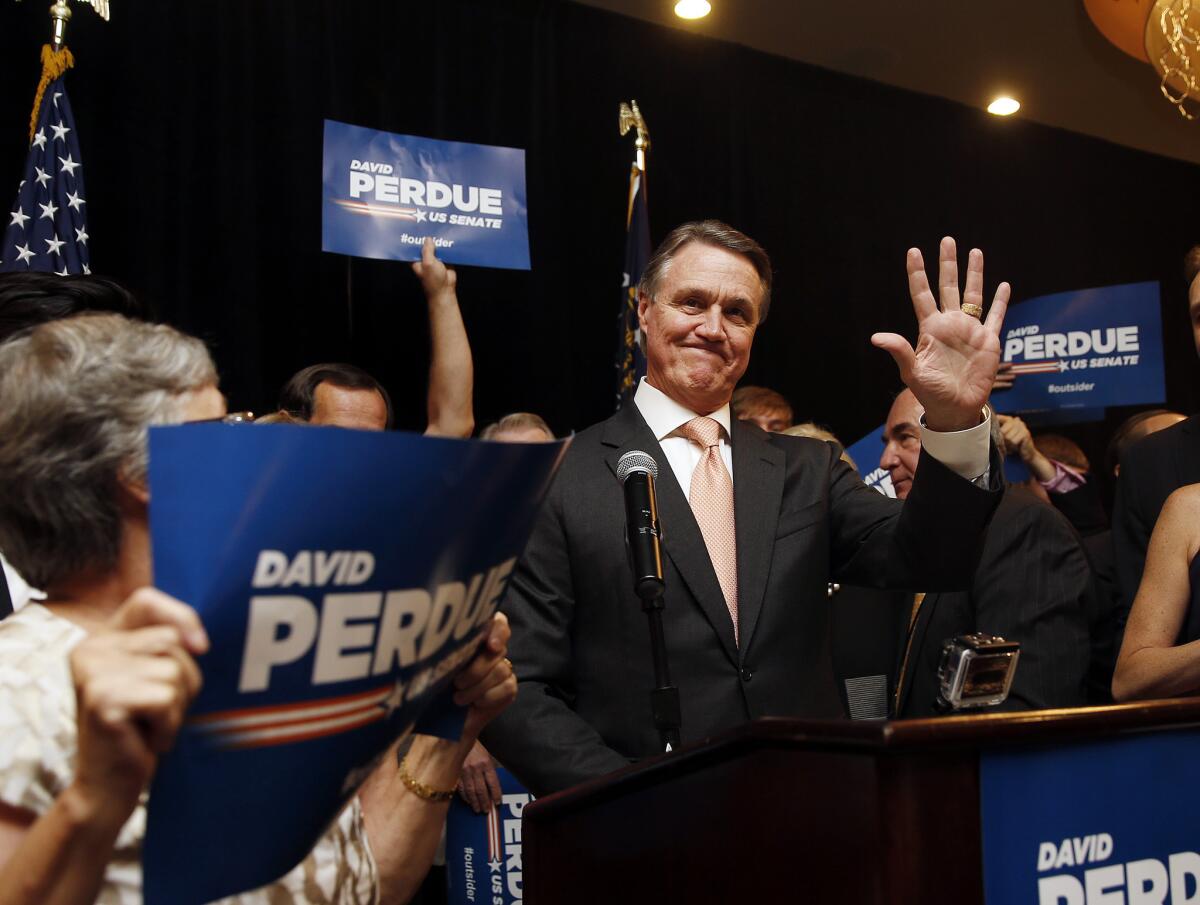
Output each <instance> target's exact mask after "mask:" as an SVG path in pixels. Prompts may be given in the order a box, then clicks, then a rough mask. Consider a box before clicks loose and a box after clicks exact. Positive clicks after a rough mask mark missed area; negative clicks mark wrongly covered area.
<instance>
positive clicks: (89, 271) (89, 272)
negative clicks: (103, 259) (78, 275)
mask: <svg viewBox="0 0 1200 905" xmlns="http://www.w3.org/2000/svg"><path fill="white" fill-rule="evenodd" d="M83 275H84V276H85V277H90V276H91V275H92V268H90V267H88V266H87V265H86V264H84V265H83Z"/></svg>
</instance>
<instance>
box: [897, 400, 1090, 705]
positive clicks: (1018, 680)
mask: <svg viewBox="0 0 1200 905" xmlns="http://www.w3.org/2000/svg"><path fill="white" fill-rule="evenodd" d="M922 414H923V409H922V407H921V403H920V402H918V401H917V398H916V396H914V395H913V393H912V392H911V391H909V390H905V391H904V392H902V393H901V394H900V395H899V396H897V397H896V400H895V402H893V403H892V408H891V411H889V412H888V418H887V425H886V426H885V428H884V442H885V444H886V445H885V446H884V450H883V455H882V456H881V457H880V459H879V464H880V467H882V468H886V469H887V470H888V471H889V472H890V473H891V475H892V486H893V487H895V488H896V495H897V496H898V497H899V498H900V499H902V500H904V499H907V498H908V497H909V495H910V494H911V493H912V492H913V488H914V481H915V478H916V475H917V472H918V466H920V465H923V463H924V462H925V460H923V459H922V458H921V446H922V444H921V431H920V428H919V424H920V422H921V416H922ZM1091 594H1092V586H1091V572H1090V570H1089V568H1088V562H1087V557H1086V556H1085V554H1084V552H1083V548H1082V547H1081V546H1080V543H1079V539H1078V537H1077V536H1076V534H1075V532H1074V531H1073V530H1072V529H1071V526H1070V524H1069V523H1068V522H1067V520H1066V519H1065V518H1064V517H1063V516H1062V515H1061V514H1060V513H1059V512H1057V511H1056V510H1055V509H1053V508H1051V507H1050V506H1048V505H1047V504H1045V503H1044V502H1042V501H1041V500H1039V499H1038V498H1037V497H1036V496H1034V495H1033V494H1032V493H1031V492H1030V491H1029V490H1027V489H1026V488H1024V487H1019V486H1015V485H1013V486H1009V487H1007V488H1006V489H1005V491H1004V498H1003V500H1002V501H1001V503H1000V506H999V508H998V509H997V510H996V514H995V516H994V517H993V519H992V523H991V525H990V527H989V528H988V532H987V540H986V541H985V542H984V545H983V555H982V556H981V557H980V560H979V568H978V570H977V571H976V572H975V575H974V578H973V580H972V583H971V587H970V589H969V590H961V591H953V592H950V593H945V592H943V593H937V592H932V591H931V592H928V593H918V594H917V595H916V598H915V599H914V604H913V614H912V618H911V622H910V626H911V627H910V629H909V633H908V641H907V644H906V649H905V653H904V658H903V663H904V665H903V667H902V670H901V674H900V687H899V691H898V694H897V705H896V709H895V715H896V716H897V717H918V716H933V715H935V714H937V713H938V712H939V707H938V703H937V701H938V677H937V671H938V663H939V662H940V660H941V654H942V645H943V644H944V642H946V641H947V640H949V639H951V638H954V637H955V636H957V635H965V634H970V633H972V632H983V633H984V634H988V635H999V636H1001V637H1003V638H1005V639H1007V640H1009V641H1019V642H1021V656H1020V658H1019V660H1018V662H1017V672H1016V676H1015V677H1014V679H1013V685H1012V689H1011V691H1010V693H1009V698H1008V701H1007V702H1006V703H1005V705H1004V709H1007V710H1037V709H1042V708H1046V707H1074V706H1078V705H1081V704H1083V703H1085V699H1084V680H1085V677H1086V675H1087V670H1088V629H1087V613H1088V609H1089V607H1090V605H1091Z"/></svg>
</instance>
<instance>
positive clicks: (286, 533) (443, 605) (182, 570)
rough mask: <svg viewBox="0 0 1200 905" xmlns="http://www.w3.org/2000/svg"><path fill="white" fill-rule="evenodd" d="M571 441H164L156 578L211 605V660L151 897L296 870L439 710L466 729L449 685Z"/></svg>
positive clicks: (179, 769) (160, 844)
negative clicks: (367, 781)
mask: <svg viewBox="0 0 1200 905" xmlns="http://www.w3.org/2000/svg"><path fill="white" fill-rule="evenodd" d="M564 449H565V444H562V443H545V444H503V443H485V442H478V441H467V440H444V439H435V438H428V437H420V436H416V435H409V434H399V433H369V432H361V431H347V430H340V429H336V428H317V427H306V426H294V425H259V426H253V425H224V424H202V425H201V424H198V425H187V426H181V427H169V428H154V429H152V430H151V432H150V494H151V507H150V524H151V537H152V542H153V550H154V573H155V574H154V578H155V583H156V585H157V586H158V587H160V588H161V589H162V590H164V591H165V592H167V593H168V594H172V595H174V596H175V597H178V598H179V599H181V600H184V601H186V602H188V603H190V604H191V605H192V606H194V607H195V608H196V610H197V611H198V612H199V613H200V617H201V619H202V620H203V621H204V625H205V628H206V629H207V630H208V633H209V637H210V638H211V640H212V650H211V651H210V652H209V653H208V654H206V655H205V656H203V657H201V658H200V659H199V663H200V668H201V670H202V672H203V674H204V687H203V690H202V691H201V692H200V694H199V696H198V697H197V699H196V700H195V702H194V703H193V705H192V708H191V710H190V711H189V713H188V716H187V720H186V722H185V725H184V727H183V729H182V730H181V731H180V733H179V737H178V739H177V741H176V744H175V748H174V750H173V751H172V752H171V753H170V754H169V755H168V756H166V757H165V758H164V759H163V760H162V762H161V764H160V766H159V769H158V772H157V774H156V776H155V779H154V783H153V786H152V788H151V792H150V801H149V805H148V812H149V813H148V820H147V829H146V839H145V847H144V853H143V868H144V884H145V901H146V902H147V903H149V905H168V903H169V905H192V903H203V902H210V901H212V900H214V899H218V898H221V897H223V896H226V895H231V894H233V893H236V892H239V891H244V890H248V889H253V888H256V887H259V886H262V885H264V884H266V883H269V882H271V881H273V880H275V879H277V878H278V877H280V876H282V875H283V874H285V873H287V872H288V871H289V870H291V869H292V868H293V867H294V866H295V865H296V864H298V863H299V862H300V861H302V860H303V859H304V858H305V856H306V855H307V854H308V852H309V850H310V849H311V848H312V846H313V845H314V843H315V842H316V841H317V839H318V838H319V837H320V836H321V835H322V833H323V832H324V831H325V828H326V827H327V826H328V825H329V823H330V821H331V820H332V819H333V818H334V817H335V816H336V815H337V814H338V813H339V812H340V811H341V809H342V808H343V806H344V805H345V804H346V803H347V802H348V801H349V799H350V798H351V797H352V796H353V795H354V793H355V791H356V790H357V788H358V786H359V784H360V783H361V781H362V780H363V779H364V778H365V776H366V775H367V773H369V771H370V770H371V767H372V764H373V762H374V761H375V759H376V758H377V756H378V755H379V754H380V753H381V752H382V751H384V750H385V749H386V748H387V747H388V746H389V744H390V743H391V742H392V741H393V740H394V739H395V738H396V737H397V736H398V735H399V734H400V733H402V732H404V731H407V729H409V728H411V727H412V726H413V725H414V722H415V721H416V720H417V719H418V718H419V717H421V716H422V713H423V712H424V713H425V715H426V716H428V715H429V712H430V711H437V714H438V715H439V717H441V720H440V722H441V723H442V724H443V728H449V729H450V731H451V732H453V733H454V734H456V733H457V732H461V726H462V724H461V719H462V714H461V712H458V713H457V714H456V715H457V717H458V725H457V727H456V728H455V727H446V726H445V724H446V722H447V720H446V718H445V712H446V710H447V708H446V706H445V704H444V702H445V701H446V700H447V699H448V696H446V697H441V696H440V692H441V691H442V690H443V689H445V687H446V685H447V684H448V682H449V680H450V679H451V678H452V676H453V675H454V673H455V672H456V671H457V670H458V669H459V668H460V667H461V666H463V665H464V664H465V663H466V662H467V661H469V659H470V658H471V657H472V656H473V655H474V652H475V650H476V648H477V646H478V642H479V640H480V639H481V637H482V633H483V632H484V631H485V626H486V625H487V624H488V623H489V622H490V619H491V614H492V613H493V612H494V611H495V608H496V605H497V603H498V602H499V599H500V597H501V595H502V594H503V591H504V588H505V586H506V584H507V579H508V576H509V573H510V572H511V570H512V567H513V565H514V563H515V561H516V557H517V556H518V555H519V554H520V552H521V550H522V548H523V547H524V544H525V540H526V538H527V536H528V533H529V530H530V528H531V526H532V524H533V519H534V516H535V514H536V511H537V508H538V506H539V505H540V501H541V499H542V497H543V496H544V494H545V491H546V489H547V488H548V486H549V482H550V480H551V478H552V476H553V473H554V471H555V469H556V468H557V464H558V461H559V460H560V458H561V455H562V452H563V450H564ZM451 707H452V705H451ZM454 710H457V708H454Z"/></svg>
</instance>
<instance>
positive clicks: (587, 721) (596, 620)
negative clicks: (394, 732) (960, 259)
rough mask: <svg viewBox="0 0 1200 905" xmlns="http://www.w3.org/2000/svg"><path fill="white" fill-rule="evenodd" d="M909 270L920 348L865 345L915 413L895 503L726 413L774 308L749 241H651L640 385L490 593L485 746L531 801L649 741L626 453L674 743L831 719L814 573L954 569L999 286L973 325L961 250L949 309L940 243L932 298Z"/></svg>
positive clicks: (970, 530) (806, 446)
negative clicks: (495, 657)
mask: <svg viewBox="0 0 1200 905" xmlns="http://www.w3.org/2000/svg"><path fill="white" fill-rule="evenodd" d="M908 270H909V284H910V290H911V293H912V296H913V305H914V308H915V310H916V312H917V316H918V321H919V324H920V337H919V339H918V343H917V349H918V350H919V353H918V352H914V350H913V348H912V347H911V346H910V345H909V344H908V342H907V341H906V340H904V339H903V338H901V337H899V336H896V335H894V334H876V336H874V337H873V338H872V340H873V342H874V343H875V344H876V345H877V346H880V347H881V348H884V349H886V350H887V351H888V352H889V353H891V354H892V355H893V357H894V358H895V359H896V361H897V363H898V364H899V366H900V371H901V376H902V378H903V379H904V380H905V382H906V383H907V384H908V385H909V386H912V387H913V388H914V390H916V391H917V392H918V395H920V396H921V398H922V399H923V400H924V402H925V408H926V412H927V417H926V424H927V428H928V429H927V438H926V447H927V448H926V457H925V459H924V461H923V467H922V470H921V480H920V481H919V482H918V484H917V486H915V487H914V489H913V493H912V496H911V499H910V501H909V502H908V503H907V504H905V505H903V506H901V504H899V503H898V502H896V501H894V500H889V499H887V498H885V497H883V496H881V495H880V494H878V493H876V492H874V491H872V490H869V489H868V488H866V487H865V486H864V485H863V483H862V482H861V481H860V480H859V479H858V477H857V476H856V475H855V474H854V473H853V472H852V471H851V469H850V468H849V466H847V465H846V464H845V463H843V462H842V461H841V460H840V458H839V457H838V451H837V450H836V449H835V448H834V447H833V446H831V445H830V444H827V443H823V442H821V441H815V440H810V439H808V438H803V437H788V436H782V435H777V434H766V433H764V432H763V431H761V430H760V429H758V428H757V427H755V426H754V425H752V424H748V423H747V422H739V421H737V420H734V419H731V418H730V412H729V400H730V397H731V395H732V393H733V388H734V386H735V385H736V383H737V381H738V379H739V378H740V377H741V376H742V373H743V372H744V371H745V369H746V365H747V362H748V360H749V355H750V347H751V343H752V341H753V338H754V334H755V331H756V330H757V328H758V326H759V324H760V323H761V322H762V321H763V319H764V318H765V316H766V314H767V310H768V307H769V304H770V288H771V269H770V262H769V260H768V259H767V256H766V253H765V252H763V250H762V248H761V247H759V245H758V244H757V243H755V242H754V241H753V240H752V239H750V238H749V237H747V236H744V235H743V234H741V233H739V232H737V231H736V230H734V229H732V228H730V227H728V226H726V225H725V224H722V223H717V222H715V221H704V222H701V223H692V224H685V225H684V226H682V227H679V228H678V229H676V230H675V231H673V232H672V233H671V234H670V235H669V236H668V237H667V239H666V240H665V241H664V242H663V244H662V245H661V246H660V247H659V249H658V251H657V252H656V253H655V256H654V257H653V258H652V259H651V261H650V263H649V264H648V265H647V268H646V271H645V273H644V275H643V279H642V282H641V284H640V286H639V306H638V315H639V321H640V326H641V332H642V336H643V339H644V343H645V349H646V355H647V362H648V368H647V375H646V379H645V380H644V381H643V382H642V384H641V385H640V386H639V388H638V392H637V395H636V397H635V399H634V404H633V405H627V406H626V407H625V408H624V409H622V410H621V411H620V412H619V413H618V414H616V415H614V416H613V417H612V418H610V419H609V420H608V421H605V422H603V423H601V424H599V425H596V426H594V427H592V428H589V429H587V430H585V431H582V432H581V433H579V434H578V435H577V436H576V437H575V438H574V440H573V442H572V444H571V447H570V449H569V450H568V452H567V454H566V456H565V459H564V462H563V465H562V467H561V469H560V471H559V472H558V475H557V476H556V478H555V482H554V485H553V487H552V488H551V490H550V493H549V495H548V498H547V501H546V503H545V505H544V506H543V509H542V512H541V515H540V517H539V519H538V523H537V525H536V527H535V528H534V532H533V535H532V537H531V539H530V541H529V545H528V546H527V548H526V550H525V554H524V556H523V557H522V559H521V561H520V563H519V564H518V566H517V567H516V570H515V572H514V574H513V579H512V582H511V584H510V587H509V591H508V594H507V597H506V599H505V602H504V604H503V605H502V608H503V609H504V610H505V611H506V612H507V613H508V615H509V618H510V620H511V621H512V624H513V642H512V644H511V646H510V656H511V657H512V660H513V663H514V666H515V670H516V674H517V676H518V678H519V680H520V683H521V684H520V692H519V693H518V697H517V702H516V703H515V704H514V706H513V707H512V708H510V713H509V714H508V715H507V717H506V718H505V719H503V720H501V721H500V722H498V723H494V724H493V726H492V729H491V731H489V733H488V734H487V736H486V738H485V739H484V742H485V744H486V745H487V747H488V749H489V750H490V751H491V752H492V753H493V754H494V755H495V756H496V757H497V759H498V760H499V761H500V762H501V763H503V764H504V765H505V766H507V767H509V768H510V769H511V770H512V771H513V772H514V773H516V775H517V776H518V777H519V778H520V779H521V780H522V781H523V782H525V783H526V784H527V785H528V786H529V788H530V789H531V791H533V792H534V793H535V794H545V793H547V792H552V791H555V790H557V789H562V788H565V787H567V786H569V785H573V784H575V783H577V782H580V781H583V780H586V779H590V778H593V777H595V776H598V775H600V774H603V773H606V772H608V771H610V770H613V769H616V768H618V767H621V766H624V765H626V764H628V763H630V762H631V761H632V760H636V759H638V758H641V757H645V756H647V755H650V754H654V753H657V752H659V751H661V750H662V743H661V742H660V740H659V738H658V735H657V732H656V730H655V725H654V722H653V719H652V714H651V709H650V701H649V692H650V689H651V688H653V687H654V680H653V673H652V661H651V653H650V644H649V638H648V631H647V627H646V622H645V617H644V616H643V614H642V612H641V609H640V608H639V606H638V601H637V599H636V597H635V596H634V594H633V589H632V579H631V576H630V572H629V566H628V562H627V556H626V550H625V544H624V532H625V518H624V506H623V500H622V494H621V489H620V487H619V486H618V484H617V479H616V477H615V476H614V469H615V466H616V464H617V461H618V460H619V459H620V457H621V455H622V454H623V453H625V452H627V451H630V450H635V449H640V450H644V451H646V452H648V453H650V454H651V455H652V456H653V457H654V458H655V459H656V460H657V462H658V463H659V466H660V467H659V477H658V484H657V488H658V507H659V518H660V522H661V526H662V542H663V549H664V552H665V556H664V575H665V582H666V595H665V610H664V614H663V621H664V628H665V636H666V644H667V654H668V659H669V661H670V668H671V671H672V675H673V678H674V680H675V682H676V684H677V685H678V686H679V692H680V697H681V702H682V739H683V741H684V742H685V743H686V742H688V741H694V740H697V739H702V738H704V737H707V736H710V735H712V734H713V733H715V732H718V731H720V730H722V729H726V728H729V727H731V726H735V725H737V724H739V723H741V722H743V721H745V720H748V719H751V718H754V717H759V716H766V715H795V716H837V715H840V714H841V712H842V708H841V704H840V701H839V698H838V692H837V689H836V687H835V684H834V679H833V670H832V667H831V664H830V655H829V631H828V629H829V606H830V603H829V597H828V584H829V582H830V581H831V580H834V579H839V580H840V579H845V580H847V581H852V582H854V583H857V584H864V585H872V586H883V585H889V586H893V587H907V588H915V587H929V588H933V587H937V588H946V589H949V588H957V587H965V586H967V585H968V584H969V583H970V576H971V574H972V573H973V571H974V566H975V560H976V558H977V555H978V546H979V541H980V539H981V536H982V534H983V531H984V528H985V526H986V523H987V520H988V518H989V517H990V515H991V512H992V510H993V508H994V506H995V504H996V503H997V502H998V493H996V492H994V491H989V490H987V489H984V488H983V487H981V486H977V485H976V484H975V483H973V481H979V482H980V483H982V484H986V482H987V474H988V472H989V449H990V446H989V441H988V436H987V432H988V424H987V422H986V419H985V418H984V417H983V416H982V414H981V408H982V405H983V402H984V400H985V399H986V397H987V393H988V390H989V389H990V387H991V384H992V379H993V377H994V375H995V373H996V366H997V364H998V362H999V341H998V338H997V337H998V333H999V329H1000V324H1001V321H1002V320H1003V314H1004V308H1005V304H1006V302H1007V299H1008V287H1007V285H1006V284H1001V286H1000V288H999V289H998V290H997V292H996V296H995V299H994V301H993V303H992V309H991V312H990V313H989V316H988V319H987V321H986V323H981V322H980V320H979V319H978V318H979V316H980V315H981V314H982V303H983V295H982V292H983V259H982V255H981V254H980V253H979V252H978V251H972V252H971V255H970V260H969V267H968V273H967V281H966V292H965V296H964V298H963V303H964V304H963V306H962V307H963V308H965V309H966V311H963V310H960V304H959V282H958V265H957V261H956V252H955V248H954V242H953V240H952V239H945V240H943V242H942V248H941V257H940V278H939V285H940V287H941V288H940V295H941V303H942V310H941V311H939V310H938V306H937V302H936V301H935V300H934V297H933V294H932V293H931V292H930V290H929V284H928V281H927V279H926V276H925V265H924V261H923V260H922V258H921V255H920V252H918V251H916V250H915V249H914V250H912V251H910V252H909V257H908ZM935 447H936V449H935ZM939 460H940V461H939ZM991 468H992V470H993V471H997V472H998V467H997V466H992V467H991ZM735 487H736V495H735V494H734V488H735Z"/></svg>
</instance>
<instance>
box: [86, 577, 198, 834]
mask: <svg viewBox="0 0 1200 905" xmlns="http://www.w3.org/2000/svg"><path fill="white" fill-rule="evenodd" d="M207 650H208V636H207V635H206V634H205V632H204V628H203V626H202V625H201V624H200V618H199V617H198V616H197V615H196V612H195V611H194V610H193V609H192V608H191V607H189V606H187V605H186V604H183V603H180V602H179V601H178V600H176V599H175V598H174V597H169V596H167V595H166V594H163V593H162V592H161V591H157V590H155V589H154V588H141V589H140V590H137V591H135V592H134V593H133V594H131V595H130V596H129V599H128V600H126V601H125V602H124V603H123V604H121V607H120V608H119V609H118V610H117V611H116V613H114V614H113V617H112V619H111V620H110V621H109V623H108V625H107V626H106V627H105V629H104V630H103V631H100V632H97V633H96V634H94V635H91V636H90V637H88V638H87V639H85V640H84V641H82V642H80V643H79V644H78V645H77V646H76V647H75V649H74V650H73V651H71V656H70V661H71V673H72V675H73V677H74V680H75V697H76V700H77V702H78V706H77V717H76V719H77V722H78V725H79V756H78V766H77V767H76V771H75V780H74V783H73V785H74V786H75V787H76V788H77V790H78V791H79V792H81V793H82V794H83V795H84V796H85V800H87V801H89V802H92V803H93V804H94V805H95V806H96V807H97V809H98V810H99V811H102V812H103V811H115V812H117V813H122V814H123V815H125V816H128V814H129V812H130V811H132V810H133V807H134V805H135V804H137V800H138V796H139V795H140V794H141V793H142V790H143V789H144V788H145V786H146V783H147V782H149V780H150V777H151V776H152V775H153V774H154V768H155V766H156V765H157V764H158V756H159V755H160V754H162V753H163V752H165V751H167V750H169V749H170V748H171V746H172V745H173V744H174V742H175V734H176V733H177V732H178V731H179V727H180V726H181V725H182V723H183V716H184V712H185V711H186V710H187V706H188V704H189V703H191V700H192V698H194V697H195V696H196V692H198V691H199V690H200V681H201V677H200V670H199V668H198V667H197V666H196V661H195V660H194V659H193V657H194V656H196V655H198V654H202V653H204V652H205V651H207ZM121 819H122V821H123V820H124V816H122V818H121Z"/></svg>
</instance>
